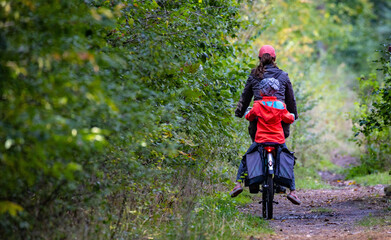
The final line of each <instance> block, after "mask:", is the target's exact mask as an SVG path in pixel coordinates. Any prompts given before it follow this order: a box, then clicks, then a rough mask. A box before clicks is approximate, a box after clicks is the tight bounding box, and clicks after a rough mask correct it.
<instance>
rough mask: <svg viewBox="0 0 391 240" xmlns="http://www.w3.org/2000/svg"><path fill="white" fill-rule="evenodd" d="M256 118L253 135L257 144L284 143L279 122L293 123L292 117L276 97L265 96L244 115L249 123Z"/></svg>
mask: <svg viewBox="0 0 391 240" xmlns="http://www.w3.org/2000/svg"><path fill="white" fill-rule="evenodd" d="M256 117H258V122H257V133H256V135H255V142H257V143H266V142H273V143H279V144H283V143H285V137H284V131H283V129H282V126H281V121H284V122H285V123H288V124H291V123H293V122H294V121H295V117H294V115H293V114H290V113H289V112H288V110H286V106H285V104H284V103H283V102H281V101H278V100H277V98H276V97H267V96H264V97H263V98H262V100H258V101H255V102H254V105H253V108H252V109H251V110H250V112H249V113H248V114H247V115H246V119H247V120H249V121H253V120H254V119H255V118H256Z"/></svg>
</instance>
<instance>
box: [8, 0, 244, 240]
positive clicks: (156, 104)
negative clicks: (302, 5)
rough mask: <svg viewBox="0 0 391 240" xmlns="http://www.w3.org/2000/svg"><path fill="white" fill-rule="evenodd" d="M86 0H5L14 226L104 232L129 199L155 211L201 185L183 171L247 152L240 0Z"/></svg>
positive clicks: (56, 234)
mask: <svg viewBox="0 0 391 240" xmlns="http://www.w3.org/2000/svg"><path fill="white" fill-rule="evenodd" d="M86 2H87V3H79V2H76V1H55V2H51V3H47V2H44V1H34V2H31V1H13V2H2V3H0V4H1V6H2V8H1V10H0V11H1V16H2V18H1V23H0V27H1V29H2V31H1V37H0V47H1V52H0V64H1V65H0V66H1V69H0V72H1V74H2V75H1V79H2V81H1V82H0V84H1V85H0V86H1V87H0V94H1V101H0V107H1V109H2V112H1V113H0V116H1V118H0V119H1V120H0V129H1V130H0V140H1V142H2V144H1V145H0V148H1V155H0V176H1V177H0V189H1V190H0V205H1V215H0V222H1V223H0V234H1V235H2V236H5V237H6V238H22V239H28V238H45V235H47V236H51V237H52V238H64V237H66V236H67V238H79V237H80V238H81V236H83V237H90V236H100V237H101V238H104V239H105V238H107V237H114V236H116V235H117V234H119V233H120V231H122V230H123V228H122V225H121V224H122V223H121V221H122V220H123V217H124V216H125V213H126V212H132V213H138V214H139V215H136V216H137V219H139V217H140V218H144V220H143V221H144V222H145V223H151V224H154V223H155V222H154V219H153V218H149V217H147V218H146V219H145V216H149V213H150V212H151V211H155V214H161V213H164V212H170V211H171V212H172V211H173V209H174V208H175V206H180V205H181V204H182V203H181V202H186V199H188V198H193V197H195V195H192V194H189V195H186V194H182V193H181V191H182V189H181V186H182V187H183V186H184V185H183V184H179V183H180V182H181V181H180V179H182V182H184V183H188V181H189V179H194V181H202V180H203V179H205V178H207V179H209V177H208V174H210V175H212V176H213V177H212V178H210V179H211V180H210V181H211V182H213V181H217V180H216V179H220V174H218V173H216V172H215V170H212V168H209V166H210V165H211V161H212V160H214V159H224V160H227V161H230V160H236V159H237V155H238V152H237V149H235V148H233V147H232V146H234V145H235V144H237V143H238V141H239V139H240V138H234V137H233V136H237V135H238V134H237V133H236V132H238V128H239V126H241V123H240V122H235V121H233V117H232V114H231V112H232V107H231V106H232V105H233V103H234V102H235V100H234V98H236V95H237V92H236V91H237V89H238V88H239V87H240V85H241V82H240V81H239V80H240V79H241V78H242V77H244V76H246V73H245V72H244V71H243V70H242V69H243V68H247V64H243V63H240V62H238V61H236V56H235V53H236V52H240V51H241V45H240V44H231V43H230V42H229V41H228V40H227V39H228V38H233V37H235V34H236V31H237V29H238V26H239V22H238V18H239V14H238V8H239V5H238V3H237V2H236V1H205V0H204V1H190V2H189V1H111V2H109V1H106V2H101V1H86ZM207 169H208V170H207ZM128 201H130V202H131V203H132V204H131V205H128V204H127V202H128ZM191 206H192V205H189V207H190V210H191ZM170 209H171V210H170ZM178 214H183V215H184V217H185V216H187V215H188V213H186V212H184V213H182V212H178ZM126 216H127V217H130V218H135V215H134V214H133V215H126ZM43 219H45V221H46V222H47V224H44V225H42V224H40V223H41V222H42V220H43ZM76 222H78V223H79V224H80V225H79V224H75V223H76ZM83 224H84V225H85V226H89V227H87V228H88V231H87V232H83V230H82V228H81V227H80V226H82V225H83ZM57 226H61V227H57ZM83 229H84V228H83ZM127 231H128V232H131V233H130V234H133V233H132V231H134V232H137V231H135V230H132V228H130V229H127ZM69 233H72V234H71V235H72V236H69V235H67V234H69Z"/></svg>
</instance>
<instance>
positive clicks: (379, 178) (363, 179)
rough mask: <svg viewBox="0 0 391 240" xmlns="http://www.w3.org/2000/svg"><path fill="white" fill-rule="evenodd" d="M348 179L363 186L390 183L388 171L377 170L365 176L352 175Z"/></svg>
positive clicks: (390, 176) (390, 178) (390, 177)
mask: <svg viewBox="0 0 391 240" xmlns="http://www.w3.org/2000/svg"><path fill="white" fill-rule="evenodd" d="M350 179H352V180H354V181H355V182H356V183H358V184H362V185H364V186H370V185H377V184H391V175H390V173H389V172H382V173H380V172H378V173H373V174H369V175H365V176H354V177H351V178H350Z"/></svg>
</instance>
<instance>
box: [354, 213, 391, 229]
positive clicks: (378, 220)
mask: <svg viewBox="0 0 391 240" xmlns="http://www.w3.org/2000/svg"><path fill="white" fill-rule="evenodd" d="M358 224H359V225H361V226H364V227H373V226H388V225H391V216H389V215H388V216H381V217H375V216H372V215H369V216H367V217H364V218H363V219H362V220H360V221H359V222H358Z"/></svg>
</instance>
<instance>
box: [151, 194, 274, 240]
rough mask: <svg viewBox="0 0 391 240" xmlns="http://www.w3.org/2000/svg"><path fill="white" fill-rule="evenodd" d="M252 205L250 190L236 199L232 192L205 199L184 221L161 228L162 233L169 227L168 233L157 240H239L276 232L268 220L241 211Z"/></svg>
mask: <svg viewBox="0 0 391 240" xmlns="http://www.w3.org/2000/svg"><path fill="white" fill-rule="evenodd" d="M250 202H252V200H251V196H250V194H249V193H248V192H246V191H244V192H243V193H242V194H241V195H239V196H238V197H236V198H234V199H233V198H231V197H230V196H229V194H228V193H217V194H215V195H214V196H208V197H203V198H201V199H200V200H199V201H198V202H197V204H196V206H195V207H194V210H193V211H191V213H190V214H189V215H188V216H185V218H184V219H181V220H177V221H172V222H171V223H169V224H168V225H166V226H160V231H161V230H162V229H163V228H166V232H167V234H165V236H164V237H163V236H162V235H160V236H159V237H157V238H158V239H160V238H163V239H233V240H234V239H238V240H239V239H244V238H247V237H248V236H262V235H264V234H271V233H273V230H272V229H271V228H269V226H268V222H267V221H265V220H263V219H261V218H260V217H257V216H253V215H250V214H246V213H242V212H239V211H238V209H237V207H238V206H243V205H245V204H248V203H250ZM186 218H187V219H186ZM163 235H164V234H163Z"/></svg>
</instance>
